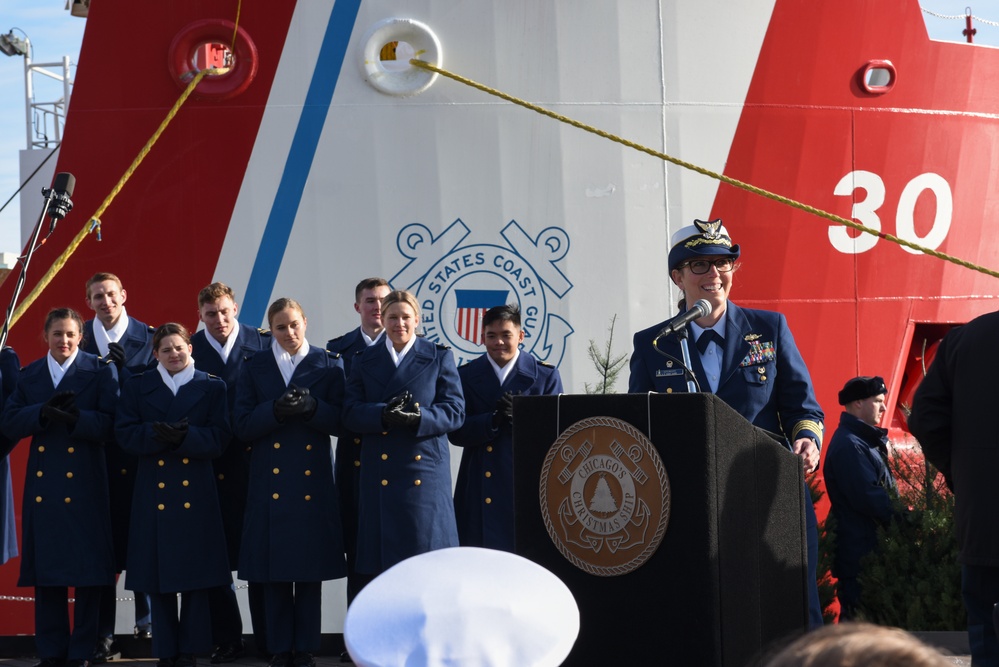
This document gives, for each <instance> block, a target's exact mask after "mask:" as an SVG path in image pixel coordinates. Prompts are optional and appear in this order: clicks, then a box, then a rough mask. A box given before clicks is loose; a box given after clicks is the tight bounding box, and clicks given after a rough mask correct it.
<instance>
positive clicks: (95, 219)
mask: <svg viewBox="0 0 999 667" xmlns="http://www.w3.org/2000/svg"><path fill="white" fill-rule="evenodd" d="M207 73H208V70H201V71H200V72H198V73H197V74H195V75H194V77H193V78H192V79H191V81H190V82H189V83H188V84H187V88H185V89H184V92H183V93H181V95H180V97H179V98H177V101H176V102H175V103H174V105H173V107H172V108H171V109H170V111H169V113H167V115H166V118H164V119H163V122H162V123H160V126H159V127H158V128H156V132H154V133H153V136H151V137H150V138H149V141H147V142H146V145H145V146H143V147H142V150H140V151H139V154H138V155H136V156H135V159H134V160H132V164H131V165H129V167H128V169H126V170H125V173H124V174H123V175H122V177H121V178H120V179H118V183H117V185H115V186H114V188H112V189H111V192H110V193H108V196H107V197H105V198H104V202H103V203H101V205H100V206H99V207H98V208H97V210H96V211H95V212H94V214H93V215H92V216H90V218H89V220H88V222H87V224H86V225H84V226H83V228H82V229H81V230H80V231H79V232H78V233H77V234H76V236H75V237H74V238H73V240H72V241H71V242H70V244H69V245H68V246H67V247H66V249H65V250H64V251H63V252H62V254H61V255H59V256H58V257H56V259H55V261H54V262H52V266H51V267H50V268H49V270H48V271H47V272H46V273H45V275H44V276H42V278H41V280H39V281H38V284H37V285H35V287H34V288H33V289H32V290H31V292H30V293H29V294H28V296H26V297H24V301H22V302H21V303H20V304H18V306H17V309H15V310H14V314H13V315H11V321H10V328H13V327H14V325H15V324H16V323H17V321H18V320H19V319H21V315H23V314H24V312H25V311H26V310H27V309H28V308H29V307H30V306H31V304H32V303H34V302H35V299H37V298H38V296H39V295H40V294H41V293H42V291H43V290H44V289H45V288H46V287H48V285H49V283H51V282H52V279H53V278H55V276H56V274H57V273H59V271H61V270H62V267H64V266H65V265H66V262H67V261H69V258H70V256H72V254H73V253H74V252H76V249H77V248H78V247H79V246H80V244H81V243H83V239H85V238H86V237H87V234H89V233H91V232H93V231H96V232H97V235H98V238H100V233H101V231H100V230H101V216H102V215H104V211H106V210H107V209H108V207H109V206H111V202H112V201H114V198H115V197H117V196H118V193H119V192H121V190H122V188H123V187H125V183H127V182H128V179H129V178H131V177H132V174H133V173H135V170H136V169H138V168H139V165H140V164H141V163H142V160H143V159H145V157H146V155H148V154H149V151H150V150H152V148H153V145H154V144H155V143H156V142H157V140H158V139H159V138H160V135H161V134H163V132H164V130H166V128H167V126H168V125H169V124H170V121H172V120H173V119H174V116H176V115H177V112H178V111H180V108H181V107H182V106H183V105H184V102H186V101H187V98H188V97H190V96H191V93H193V92H194V89H195V88H197V87H198V84H199V83H201V80H202V79H203V78H204V77H205V74H207Z"/></svg>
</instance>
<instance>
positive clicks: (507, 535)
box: [451, 305, 562, 552]
mask: <svg viewBox="0 0 999 667" xmlns="http://www.w3.org/2000/svg"><path fill="white" fill-rule="evenodd" d="M482 330H483V338H484V340H485V346H486V354H484V355H482V356H481V357H479V358H478V359H476V360H475V361H472V362H469V363H467V364H465V365H464V366H462V367H461V368H459V369H458V375H459V376H460V377H461V388H462V392H463V394H464V397H465V413H466V414H465V423H464V425H463V426H462V427H461V428H460V429H458V430H457V431H455V432H453V433H452V434H451V442H452V443H453V444H455V445H457V446H459V447H464V451H463V452H462V455H461V466H460V467H459V469H458V483H457V486H456V488H455V490H454V511H455V516H456V517H457V520H458V539H459V541H460V542H461V546H463V547H488V548H490V549H502V550H503V551H510V552H513V551H514V546H515V540H514V507H513V432H512V430H511V428H512V426H513V397H514V396H515V395H519V396H539V395H551V394H561V393H562V378H561V377H560V376H559V373H558V369H557V368H555V367H554V366H551V365H549V364H545V363H542V362H540V361H538V360H536V359H535V358H534V357H532V356H531V355H529V354H521V350H520V347H519V346H520V344H521V343H522V342H524V331H523V329H521V324H520V309H519V308H518V307H517V306H515V305H506V306H496V307H495V308H490V309H489V310H487V311H486V314H485V316H484V317H483V318H482Z"/></svg>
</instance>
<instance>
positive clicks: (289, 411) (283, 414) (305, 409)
mask: <svg viewBox="0 0 999 667" xmlns="http://www.w3.org/2000/svg"><path fill="white" fill-rule="evenodd" d="M318 405H319V402H318V401H316V398H315V397H314V396H312V395H311V394H310V393H309V390H308V388H299V387H296V386H295V385H291V386H290V387H288V390H287V391H286V392H284V393H283V394H281V396H280V398H278V399H277V400H276V401H274V417H275V418H276V419H277V420H278V421H280V422H285V421H289V420H294V419H301V420H302V421H305V420H308V419H311V418H312V415H314V414H315V413H316V408H317V407H318Z"/></svg>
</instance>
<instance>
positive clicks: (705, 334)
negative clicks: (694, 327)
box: [697, 329, 725, 354]
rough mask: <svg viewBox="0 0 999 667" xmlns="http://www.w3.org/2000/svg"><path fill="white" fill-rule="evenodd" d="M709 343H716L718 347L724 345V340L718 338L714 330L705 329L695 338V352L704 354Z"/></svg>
mask: <svg viewBox="0 0 999 667" xmlns="http://www.w3.org/2000/svg"><path fill="white" fill-rule="evenodd" d="M711 341H714V342H716V343H718V347H722V346H724V345H725V339H724V338H722V337H721V336H719V335H718V332H717V331H715V330H714V329H705V330H704V331H702V332H701V335H700V336H698V337H697V351H698V352H700V353H701V354H704V353H705V351H707V349H708V343H710V342H711Z"/></svg>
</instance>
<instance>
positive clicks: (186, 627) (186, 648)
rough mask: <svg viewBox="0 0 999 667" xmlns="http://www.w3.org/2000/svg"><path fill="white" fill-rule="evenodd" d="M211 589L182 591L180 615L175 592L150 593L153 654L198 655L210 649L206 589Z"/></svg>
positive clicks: (160, 656) (210, 639)
mask: <svg viewBox="0 0 999 667" xmlns="http://www.w3.org/2000/svg"><path fill="white" fill-rule="evenodd" d="M209 590H211V589H201V590H196V591H185V592H184V593H181V603H180V614H179V615H178V613H177V594H176V593H151V594H150V595H149V601H150V603H151V604H150V607H151V608H152V612H153V655H154V656H155V657H157V658H173V657H176V656H178V655H180V654H181V653H189V654H191V655H198V654H204V653H208V652H209V651H210V650H211V648H212V631H211V612H210V611H209V609H210V606H209V602H208V595H209V594H208V592H209Z"/></svg>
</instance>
